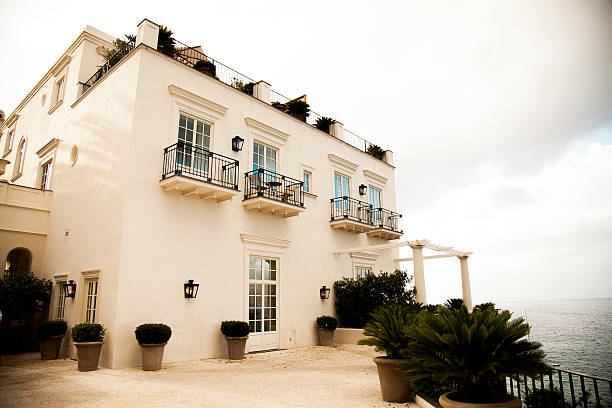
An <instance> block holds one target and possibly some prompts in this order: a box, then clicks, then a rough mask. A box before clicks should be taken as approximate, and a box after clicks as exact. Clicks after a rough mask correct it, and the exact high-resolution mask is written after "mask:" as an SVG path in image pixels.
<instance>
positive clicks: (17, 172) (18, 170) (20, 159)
mask: <svg viewBox="0 0 612 408" xmlns="http://www.w3.org/2000/svg"><path fill="white" fill-rule="evenodd" d="M25 150H26V139H25V138H23V139H21V142H19V147H18V148H17V157H16V158H15V167H14V168H13V180H15V179H16V178H18V177H19V176H21V174H22V173H23V163H24V161H25Z"/></svg>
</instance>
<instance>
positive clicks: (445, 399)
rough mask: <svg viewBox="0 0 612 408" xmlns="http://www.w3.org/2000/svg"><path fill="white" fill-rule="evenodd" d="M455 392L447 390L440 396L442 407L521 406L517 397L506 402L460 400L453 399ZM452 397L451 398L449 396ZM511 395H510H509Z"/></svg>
mask: <svg viewBox="0 0 612 408" xmlns="http://www.w3.org/2000/svg"><path fill="white" fill-rule="evenodd" d="M453 394H455V393H454V392H447V393H446V394H443V395H441V396H440V399H439V401H438V402H439V403H440V405H442V408H521V407H522V403H521V400H520V399H518V398H515V397H511V399H510V400H508V401H504V402H460V401H455V400H453V399H451V398H452V397H453ZM494 394H498V395H500V397H503V396H504V395H508V394H505V393H502V392H494ZM449 397H450V398H449ZM509 397H510V396H509Z"/></svg>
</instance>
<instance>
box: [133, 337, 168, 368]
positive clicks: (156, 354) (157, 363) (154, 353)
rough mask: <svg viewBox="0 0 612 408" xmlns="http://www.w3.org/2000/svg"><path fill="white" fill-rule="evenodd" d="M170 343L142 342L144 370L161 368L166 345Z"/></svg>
mask: <svg viewBox="0 0 612 408" xmlns="http://www.w3.org/2000/svg"><path fill="white" fill-rule="evenodd" d="M166 344H168V343H162V344H141V345H140V352H141V354H142V369H143V370H144V371H157V370H161V365H162V360H163V359H164V347H166Z"/></svg>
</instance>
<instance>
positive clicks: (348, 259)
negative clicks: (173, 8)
mask: <svg viewBox="0 0 612 408" xmlns="http://www.w3.org/2000/svg"><path fill="white" fill-rule="evenodd" d="M157 32H158V26H157V25H156V24H153V23H151V22H150V21H148V20H144V21H143V22H141V24H139V26H138V35H137V39H136V41H135V42H134V43H128V45H127V46H126V48H124V50H123V51H122V52H121V54H120V57H121V58H120V60H119V58H117V60H118V62H117V61H115V63H114V65H113V66H112V67H110V66H107V68H108V69H107V68H103V69H102V70H98V66H100V65H103V64H104V59H103V58H102V57H101V55H100V52H99V51H100V47H106V48H111V47H112V44H111V43H112V41H113V38H112V37H110V36H108V35H106V34H104V33H102V32H100V31H98V30H96V29H94V28H92V27H89V26H88V27H87V28H86V29H85V30H84V31H83V32H82V33H81V34H80V35H79V37H78V38H77V39H76V40H75V42H74V43H73V44H72V45H71V46H70V47H69V48H68V49H67V50H66V52H65V53H64V54H63V55H62V56H61V58H60V59H59V60H58V61H57V63H56V64H55V65H54V66H53V67H52V68H51V69H50V70H49V72H48V73H47V74H46V75H45V76H44V77H43V78H42V79H41V81H40V82H39V83H38V84H37V85H36V86H35V87H34V89H33V90H32V91H31V92H30V94H28V95H27V97H26V98H25V99H24V100H23V102H22V103H21V104H20V105H19V106H18V107H17V109H16V110H15V111H14V112H13V113H11V114H10V115H8V116H7V117H6V119H5V121H4V122H3V123H2V125H1V127H0V153H1V154H2V162H0V172H3V174H2V175H1V176H0V177H2V178H3V179H4V180H2V179H0V238H1V239H0V241H1V243H0V257H2V259H7V261H9V260H10V259H13V258H14V259H16V258H15V256H14V254H15V252H12V254H13V255H11V251H13V250H15V249H20V248H21V249H22V251H24V253H29V254H30V256H31V259H30V260H29V266H31V268H32V269H33V271H34V272H35V274H36V275H38V276H43V277H45V278H48V279H51V280H52V281H53V282H54V288H53V296H52V302H51V305H50V311H49V319H55V318H60V319H65V320H66V321H67V322H68V324H69V327H70V326H72V325H74V324H76V323H80V322H86V321H87V322H96V323H102V324H103V325H104V326H105V327H106V328H107V335H106V338H105V345H104V346H103V349H102V357H101V362H100V363H101V365H102V366H105V367H112V368H120V367H133V366H138V365H140V353H139V349H138V345H137V342H136V340H135V337H134V329H135V328H136V326H138V325H139V324H142V323H147V322H163V323H166V324H168V325H170V326H171V327H172V330H173V335H172V338H171V340H170V342H169V343H168V345H167V346H166V350H165V356H164V361H165V362H173V361H182V360H193V359H201V358H208V357H223V356H224V355H225V352H226V351H225V341H224V339H223V337H222V335H221V333H220V330H219V327H220V322H221V321H222V320H244V321H248V322H249V324H250V326H251V334H250V337H249V342H248V345H247V348H248V350H249V351H256V350H266V349H278V348H290V347H296V346H302V345H309V344H316V331H315V326H314V322H315V318H316V316H318V315H321V314H331V315H333V314H334V296H333V290H332V293H331V296H330V297H329V299H321V297H320V289H321V287H322V286H326V287H328V288H329V287H333V283H334V282H335V281H336V280H339V279H342V278H343V277H354V276H358V275H360V274H363V273H367V272H368V271H371V272H375V273H378V272H379V271H387V272H391V271H392V270H393V269H394V259H396V258H397V257H398V250H397V248H391V249H388V250H384V251H378V252H376V253H373V252H355V253H351V254H349V255H348V256H347V255H334V251H337V250H338V249H343V248H351V247H359V246H368V245H376V244H382V243H385V242H389V240H393V239H398V238H399V237H400V236H401V231H400V226H399V218H400V217H401V216H400V215H399V214H397V213H396V212H395V210H396V192H395V177H394V171H395V168H394V167H393V165H392V155H391V152H390V151H386V152H385V153H384V156H383V157H382V159H378V158H375V157H373V156H372V155H370V154H368V153H366V152H365V151H364V149H365V146H367V143H366V144H364V148H361V149H360V148H358V147H355V145H356V143H354V141H352V140H350V139H349V136H347V134H345V133H344V131H343V129H342V125H341V124H339V123H335V124H333V125H332V126H331V129H330V131H329V132H324V131H321V130H319V129H317V128H315V127H314V126H312V125H311V124H308V123H305V122H304V121H303V120H301V119H303V118H299V117H298V118H296V117H292V116H291V115H289V114H287V113H285V112H281V111H280V110H278V109H277V108H275V107H273V106H271V104H270V103H271V102H273V101H274V100H275V99H274V97H275V93H274V91H271V89H270V85H268V84H267V83H266V82H263V81H260V82H257V83H255V84H254V85H253V88H254V90H253V92H252V94H247V93H245V92H243V91H241V90H239V89H237V88H239V87H238V86H236V82H235V81H234V80H233V78H231V77H227V75H228V72H230V73H231V71H227V70H229V69H228V68H227V67H225V66H223V65H222V64H220V63H218V62H215V65H216V67H217V72H216V77H211V76H209V75H207V74H206V73H202V72H199V71H197V70H195V69H194V68H193V67H192V65H193V64H194V62H195V61H196V60H197V59H199V58H202V59H206V58H207V57H205V56H204V54H200V52H201V49H197V48H188V49H186V48H180V47H178V46H177V49H179V50H184V51H185V53H184V54H183V57H180V58H177V57H170V56H168V55H165V54H163V53H161V52H159V51H158V50H157ZM200 56H201V57H200ZM96 72H99V74H97V75H96ZM92 75H93V77H92ZM232 85H234V86H232ZM236 136H238V138H239V139H242V140H243V145H242V149H241V150H237V149H236V150H234V149H233V148H232V147H233V146H232V140H233V139H234V143H236V142H239V141H240V140H239V139H238V138H236ZM350 137H353V136H352V135H350ZM347 141H348V142H347ZM234 147H236V146H234ZM11 256H12V257H13V258H11ZM9 258H10V259H9ZM15 262H16V261H15ZM8 264H10V262H8ZM8 264H7V267H9V265H8ZM189 280H193V282H194V283H196V284H198V285H199V288H198V293H197V297H195V298H191V299H190V298H186V297H185V295H184V285H185V283H187V282H188V281H189ZM70 281H73V282H74V283H75V284H76V294H75V297H74V298H66V297H65V291H64V290H63V288H64V286H63V285H64V284H65V283H68V282H70ZM72 353H73V347H72V346H71V345H70V341H69V339H68V338H67V337H66V340H65V341H64V346H63V354H64V355H71V354H72Z"/></svg>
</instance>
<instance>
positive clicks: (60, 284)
mask: <svg viewBox="0 0 612 408" xmlns="http://www.w3.org/2000/svg"><path fill="white" fill-rule="evenodd" d="M54 279H55V288H56V290H55V291H54V292H53V293H54V295H53V307H52V308H51V311H50V312H51V313H50V314H51V316H52V318H51V320H58V319H59V320H64V321H65V320H67V319H66V295H65V294H64V315H63V316H62V317H59V316H58V315H57V308H58V306H59V299H58V298H59V292H60V291H62V292H63V291H64V284H65V283H67V282H68V275H61V276H58V275H56V276H54Z"/></svg>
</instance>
